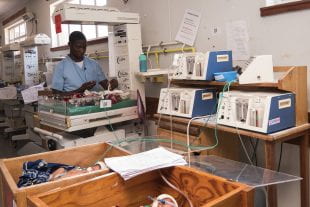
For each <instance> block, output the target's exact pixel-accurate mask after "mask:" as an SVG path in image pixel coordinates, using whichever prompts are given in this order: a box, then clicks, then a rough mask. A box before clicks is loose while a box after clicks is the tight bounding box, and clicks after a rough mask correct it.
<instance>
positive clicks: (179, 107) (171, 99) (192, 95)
mask: <svg viewBox="0 0 310 207" xmlns="http://www.w3.org/2000/svg"><path fill="white" fill-rule="evenodd" d="M215 105H216V90H215V89H214V88H207V89H194V88H162V89H161V91H160V97H159V103H158V108H157V113H160V114H169V115H175V116H181V117H186V118H192V117H195V116H203V115H209V114H213V113H215V110H216V106H215Z"/></svg>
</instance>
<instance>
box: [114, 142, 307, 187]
mask: <svg viewBox="0 0 310 207" xmlns="http://www.w3.org/2000/svg"><path fill="white" fill-rule="evenodd" d="M156 139H158V140H159V141H156ZM114 144H115V143H114ZM177 145H178V146H176V144H175V143H174V144H173V145H172V146H173V147H172V148H171V147H170V143H169V138H164V137H160V136H153V137H142V138H136V139H128V140H126V141H124V142H122V143H121V144H119V146H120V147H122V148H124V149H126V150H128V151H129V152H131V153H139V152H144V151H147V150H151V149H154V148H157V147H159V146H164V147H165V148H166V149H168V150H170V151H172V152H175V153H178V154H183V155H184V157H185V159H186V158H187V156H186V151H185V150H184V149H185V148H184V145H182V144H181V143H178V144H177ZM187 161H188V160H187ZM188 165H189V166H190V167H194V168H197V169H199V170H202V171H204V172H208V173H211V174H214V175H217V176H220V177H223V178H226V179H229V180H232V181H236V182H240V183H243V184H246V185H248V186H251V187H253V188H256V187H264V186H269V185H275V184H281V183H287V182H293V181H299V180H301V179H302V178H301V177H298V176H293V175H289V174H286V173H282V172H276V171H272V170H268V169H264V168H261V167H256V166H252V165H249V164H246V163H242V162H236V161H233V160H229V159H225V158H221V157H218V156H214V155H199V156H191V159H190V162H188Z"/></svg>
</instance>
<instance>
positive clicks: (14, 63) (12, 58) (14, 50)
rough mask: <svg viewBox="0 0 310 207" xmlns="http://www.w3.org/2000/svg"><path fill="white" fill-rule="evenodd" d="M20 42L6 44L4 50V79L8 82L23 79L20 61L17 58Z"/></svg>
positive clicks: (2, 49)
mask: <svg viewBox="0 0 310 207" xmlns="http://www.w3.org/2000/svg"><path fill="white" fill-rule="evenodd" d="M19 49H20V48H19V44H18V43H12V44H8V45H4V46H3V47H2V48H1V51H2V79H3V80H4V81H5V82H8V83H16V82H19V81H21V67H20V61H19V59H18V58H17V55H18V51H19Z"/></svg>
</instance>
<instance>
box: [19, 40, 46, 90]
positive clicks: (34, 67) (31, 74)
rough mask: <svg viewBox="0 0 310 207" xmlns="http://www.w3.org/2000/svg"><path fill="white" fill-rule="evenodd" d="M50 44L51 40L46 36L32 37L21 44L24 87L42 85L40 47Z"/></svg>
mask: <svg viewBox="0 0 310 207" xmlns="http://www.w3.org/2000/svg"><path fill="white" fill-rule="evenodd" d="M50 43H51V39H50V38H49V37H48V36H47V35H46V34H36V35H33V36H30V37H28V38H27V39H26V40H24V41H22V42H21V43H20V47H21V57H22V66H23V78H22V81H23V84H24V85H26V86H34V85H37V84H39V83H40V72H39V54H38V46H42V45H48V44H50Z"/></svg>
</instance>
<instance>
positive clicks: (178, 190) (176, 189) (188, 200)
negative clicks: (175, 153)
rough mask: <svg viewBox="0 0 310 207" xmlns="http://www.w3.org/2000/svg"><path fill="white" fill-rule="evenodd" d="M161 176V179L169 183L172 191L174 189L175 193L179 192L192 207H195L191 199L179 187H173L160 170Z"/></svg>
mask: <svg viewBox="0 0 310 207" xmlns="http://www.w3.org/2000/svg"><path fill="white" fill-rule="evenodd" d="M159 174H160V176H161V178H162V179H163V180H164V181H165V182H166V183H167V185H169V186H170V187H171V188H172V189H174V190H175V191H177V192H178V193H180V194H181V195H182V196H183V197H184V198H185V199H186V200H187V202H188V204H189V206H190V207H194V205H193V203H192V202H191V200H190V199H189V197H188V196H187V195H186V194H185V193H184V192H182V191H181V190H180V189H179V188H178V187H176V186H175V185H173V184H172V183H170V182H169V181H168V179H167V178H166V177H165V176H164V175H163V174H162V172H161V170H159Z"/></svg>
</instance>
